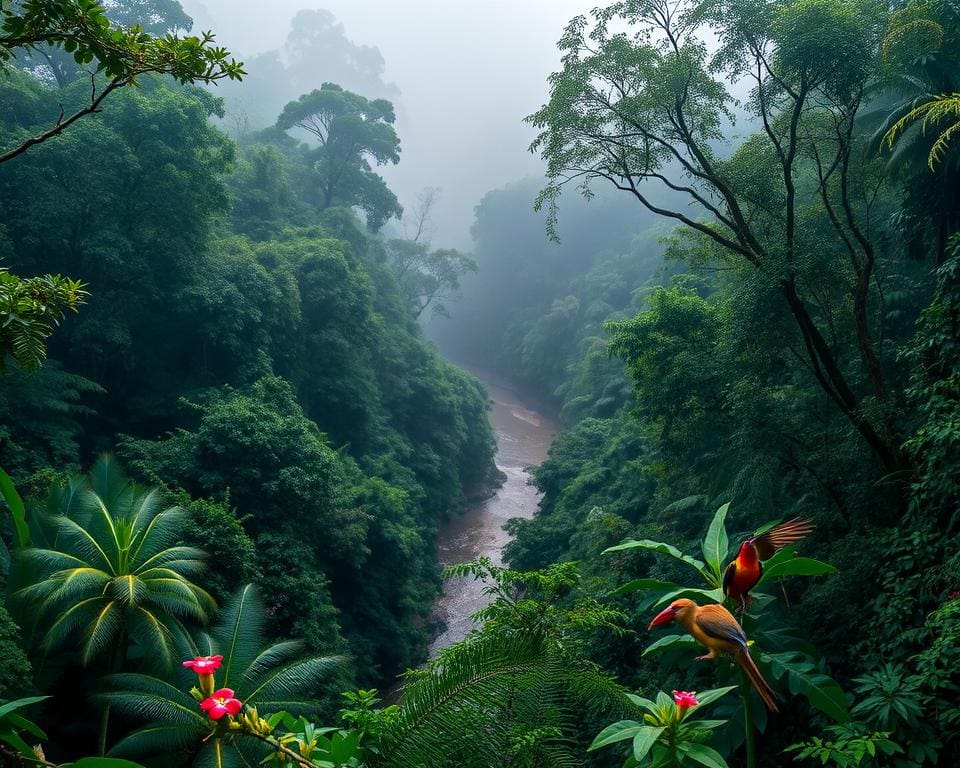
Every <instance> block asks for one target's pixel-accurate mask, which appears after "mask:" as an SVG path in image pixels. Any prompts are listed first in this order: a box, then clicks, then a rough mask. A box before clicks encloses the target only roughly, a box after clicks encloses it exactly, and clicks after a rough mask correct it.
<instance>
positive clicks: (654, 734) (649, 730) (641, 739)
mask: <svg viewBox="0 0 960 768" xmlns="http://www.w3.org/2000/svg"><path fill="white" fill-rule="evenodd" d="M665 730H667V729H666V728H665V727H663V726H660V727H655V726H652V725H645V726H643V728H641V729H640V733H638V734H637V735H636V736H634V737H633V759H634V760H636V761H638V762H639V761H640V760H643V758H645V757H646V756H647V752H649V751H650V748H651V747H652V746H653V745H654V744H655V743H656V741H657V739H659V738H660V734H661V733H663V732H664V731H665Z"/></svg>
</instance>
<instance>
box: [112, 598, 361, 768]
mask: <svg viewBox="0 0 960 768" xmlns="http://www.w3.org/2000/svg"><path fill="white" fill-rule="evenodd" d="M266 624H267V615H266V606H265V604H264V601H263V599H262V598H261V597H260V596H259V594H258V591H257V589H256V587H254V586H253V585H251V584H248V585H247V586H245V587H241V588H240V589H238V590H237V591H236V592H235V593H234V594H233V596H232V597H231V598H230V599H229V600H228V601H227V602H226V603H225V604H224V607H223V610H222V611H221V612H220V614H219V615H218V617H217V620H216V623H215V624H214V625H213V626H212V627H211V628H210V630H209V633H201V634H200V635H199V636H198V637H197V640H196V643H195V644H194V643H192V642H191V643H190V644H188V645H185V646H184V647H183V648H181V649H180V650H181V654H182V655H183V657H184V658H193V657H194V656H198V655H199V656H210V655H214V654H219V655H222V656H223V666H222V667H221V668H220V669H219V670H217V672H216V687H217V688H230V689H231V690H233V691H235V695H236V697H237V698H239V699H241V700H242V701H243V702H244V704H245V705H247V706H250V707H256V708H257V709H258V710H259V711H261V712H277V711H285V712H289V713H292V714H293V715H294V716H300V715H304V714H314V713H316V712H318V709H319V702H318V699H320V691H321V686H322V685H324V684H325V683H329V682H330V678H331V677H332V676H333V674H334V673H335V672H336V671H337V670H338V668H339V667H341V666H342V665H343V663H344V659H343V658H342V657H338V656H316V657H311V656H309V655H308V654H307V653H306V649H305V644H304V642H303V641H302V640H287V641H283V642H277V643H272V644H271V643H268V642H267V641H266ZM106 682H107V688H108V692H107V693H105V694H104V695H103V699H104V701H106V702H108V703H109V704H110V705H111V707H112V708H113V709H114V711H116V712H117V713H119V714H120V715H122V716H123V717H126V718H132V719H135V720H139V721H143V720H147V721H148V724H146V725H143V726H142V727H139V728H137V729H135V730H133V731H131V732H130V733H129V734H127V735H125V736H124V737H123V738H121V739H120V740H119V741H118V742H117V743H116V745H114V746H113V747H112V749H111V750H110V754H111V755H116V756H118V757H133V758H141V757H144V758H145V757H149V756H151V755H162V754H169V753H171V752H173V751H180V750H185V751H186V752H187V753H188V754H191V755H193V756H192V758H190V759H188V760H187V761H185V764H189V765H204V764H206V763H207V761H210V760H213V759H214V755H218V756H219V757H218V758H217V759H218V760H219V761H222V762H218V764H220V765H223V766H234V765H239V766H242V765H245V764H247V763H245V762H244V760H245V759H247V760H250V759H254V760H256V759H259V758H260V757H262V756H263V754H264V752H265V750H264V748H263V747H262V746H260V745H256V744H250V743H246V742H244V741H243V740H238V739H231V738H229V737H227V738H219V737H217V738H213V739H210V738H208V737H209V735H210V732H211V721H210V720H209V718H208V717H207V715H206V714H205V713H204V712H202V711H201V710H200V708H199V707H198V706H197V702H196V701H195V700H194V698H193V697H192V696H191V695H190V693H189V692H188V691H189V690H190V689H191V687H193V686H194V685H195V684H196V674H195V673H194V672H193V671H191V670H189V669H178V671H177V673H176V674H175V675H166V676H164V677H162V678H156V677H150V676H147V675H142V674H120V675H114V676H112V677H110V678H108V679H107V681H106ZM251 748H252V749H251ZM258 748H259V755H258V752H257V750H258Z"/></svg>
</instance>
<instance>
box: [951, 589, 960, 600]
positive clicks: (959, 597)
mask: <svg viewBox="0 0 960 768" xmlns="http://www.w3.org/2000/svg"><path fill="white" fill-rule="evenodd" d="M950 599H951V600H960V592H957V590H953V592H951V593H950Z"/></svg>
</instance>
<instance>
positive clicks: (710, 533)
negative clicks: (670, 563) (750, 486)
mask: <svg viewBox="0 0 960 768" xmlns="http://www.w3.org/2000/svg"><path fill="white" fill-rule="evenodd" d="M729 508H730V503H729V502H728V503H726V504H724V505H723V506H722V507H720V509H718V510H717V512H716V514H715V515H714V516H713V520H712V521H711V522H710V527H709V528H708V529H707V536H706V538H704V540H703V557H704V559H705V560H706V561H707V565H709V566H710V569H711V570H712V571H713V573H714V575H715V576H716V577H717V583H719V580H720V578H721V573H722V568H723V563H724V561H725V560H726V558H727V549H728V547H729V544H730V542H729V539H728V538H727V529H726V528H725V527H724V521H725V520H726V519H727V510H728V509H729Z"/></svg>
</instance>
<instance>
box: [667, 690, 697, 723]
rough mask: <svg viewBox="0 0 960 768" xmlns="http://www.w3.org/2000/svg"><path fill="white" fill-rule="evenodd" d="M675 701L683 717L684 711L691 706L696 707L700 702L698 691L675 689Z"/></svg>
mask: <svg viewBox="0 0 960 768" xmlns="http://www.w3.org/2000/svg"><path fill="white" fill-rule="evenodd" d="M673 703H674V704H676V705H677V707H678V709H679V710H680V717H683V715H684V713H685V712H686V711H687V710H688V709H690V707H695V706H697V704H699V703H700V702H699V701H697V694H696V691H674V692H673Z"/></svg>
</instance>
